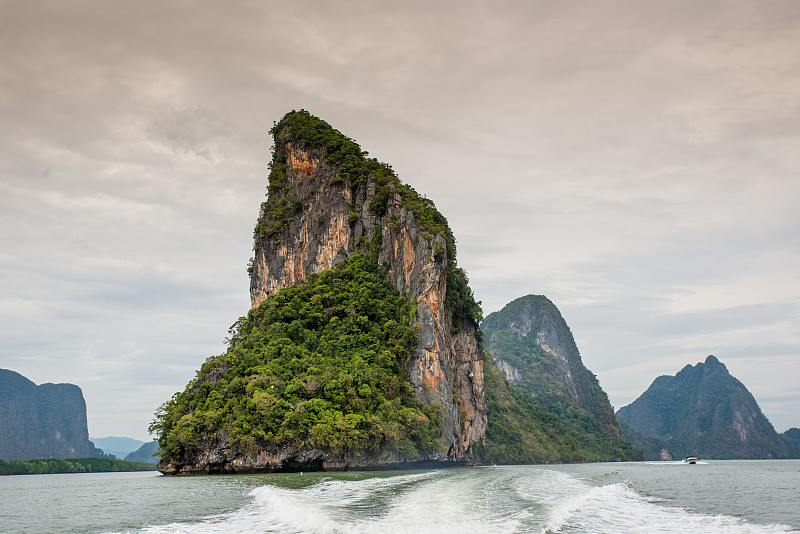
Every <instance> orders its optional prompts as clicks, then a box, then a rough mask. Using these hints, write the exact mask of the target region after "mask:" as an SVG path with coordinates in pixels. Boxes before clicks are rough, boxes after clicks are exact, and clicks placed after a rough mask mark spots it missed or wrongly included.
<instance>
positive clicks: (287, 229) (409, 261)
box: [159, 111, 488, 474]
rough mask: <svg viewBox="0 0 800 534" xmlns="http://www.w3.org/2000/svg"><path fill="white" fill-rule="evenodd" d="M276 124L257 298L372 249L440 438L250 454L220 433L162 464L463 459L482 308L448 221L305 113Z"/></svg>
mask: <svg viewBox="0 0 800 534" xmlns="http://www.w3.org/2000/svg"><path fill="white" fill-rule="evenodd" d="M272 133H273V136H274V140H275V145H274V147H273V148H274V154H273V160H272V162H271V172H270V180H269V187H268V198H267V201H266V202H264V203H263V204H262V206H261V213H260V216H259V220H258V223H257V225H256V228H255V232H254V240H255V247H254V249H255V254H254V258H253V261H252V265H251V267H250V274H251V278H250V280H251V282H250V296H251V302H252V306H253V308H257V307H259V305H260V304H261V303H262V302H263V301H264V300H265V299H268V298H269V297H270V296H272V295H275V294H276V293H278V292H279V291H280V290H281V289H284V288H289V287H292V286H297V285H304V284H305V283H306V282H307V280H308V279H309V277H310V276H311V275H314V274H317V273H321V272H323V271H328V270H330V269H332V268H334V267H336V266H338V265H339V264H344V263H343V262H344V260H346V259H348V258H350V257H353V256H355V255H359V256H365V257H368V258H369V259H370V261H373V262H374V263H375V264H377V265H378V266H380V267H381V268H382V269H383V273H384V274H385V276H386V277H387V278H388V280H389V281H390V282H391V285H392V286H393V287H394V288H395V289H396V290H397V291H398V292H399V293H400V294H401V295H404V296H406V297H408V298H410V299H411V300H412V301H413V303H414V310H413V313H412V314H411V320H410V323H411V324H410V326H412V327H413V329H414V331H415V334H416V338H417V339H418V342H417V344H416V347H415V349H414V351H413V355H412V356H411V357H410V358H409V360H408V362H407V368H406V369H405V371H404V372H405V375H406V379H407V381H408V383H409V384H410V385H411V388H412V392H413V397H414V398H416V400H417V401H419V403H421V405H423V406H427V407H431V406H433V407H436V410H435V411H436V413H439V414H441V418H442V420H443V425H442V428H443V431H442V436H441V443H442V445H443V446H441V447H438V448H437V449H436V450H434V451H433V452H427V453H425V454H424V455H422V456H414V455H408V454H402V453H393V452H386V453H383V454H382V455H380V457H375V456H373V457H366V456H358V455H355V456H354V455H344V456H343V455H342V454H340V453H337V452H334V451H332V450H325V449H324V448H311V449H307V448H303V447H296V446H273V445H272V444H270V443H267V442H265V443H261V444H260V445H259V446H258V447H259V450H258V451H256V452H253V451H252V450H251V451H250V452H248V453H246V454H244V453H242V454H239V453H237V452H235V451H234V450H233V448H232V447H231V446H230V440H229V438H228V436H227V435H226V433H225V432H222V431H220V432H216V433H214V435H213V436H205V437H203V438H202V440H201V441H200V442H199V443H198V444H197V445H192V446H189V447H185V450H184V452H183V453H182V456H181V457H180V458H166V459H165V460H164V461H162V462H161V464H159V469H160V470H162V471H163V472H165V473H171V474H188V473H203V472H252V471H275V470H287V469H288V470H291V469H293V468H294V469H303V466H306V469H309V468H312V469H313V468H321V469H345V468H356V467H358V468H368V467H375V468H384V467H390V466H402V465H410V464H419V463H421V462H422V463H425V462H452V461H464V460H467V459H469V457H470V456H471V452H472V451H471V449H472V446H473V445H474V444H475V443H476V442H478V441H480V440H481V439H483V437H484V435H485V431H486V425H487V412H488V406H487V400H486V394H485V391H484V377H483V364H484V361H483V354H482V348H481V344H480V341H479V336H480V331H479V329H478V322H479V321H480V308H479V306H478V304H476V303H475V301H474V299H473V297H472V293H471V291H470V290H469V288H468V286H467V280H466V275H465V274H464V272H463V271H462V270H460V269H458V267H457V265H456V258H455V254H456V251H455V239H454V238H453V235H452V233H451V231H450V229H449V227H448V225H447V221H446V220H445V219H444V217H443V216H442V215H441V214H440V213H439V212H438V211H436V209H435V207H434V205H433V203H432V202H431V201H429V200H427V199H425V198H424V197H421V196H420V195H418V194H417V193H416V192H415V191H414V190H413V189H412V188H410V187H409V186H407V185H405V184H402V183H401V182H400V181H399V180H398V179H397V177H396V176H395V175H394V173H393V171H392V170H391V168H390V167H388V166H387V165H384V164H381V163H378V162H377V161H376V160H374V159H368V158H366V153H365V152H362V151H361V149H360V147H359V146H358V145H357V144H356V143H355V142H353V141H352V140H350V139H349V138H346V137H345V136H343V135H342V134H340V133H339V132H338V131H336V130H333V129H332V128H331V127H330V126H329V125H328V124H327V123H325V122H323V121H321V120H319V119H318V118H316V117H313V116H311V115H310V114H308V113H307V112H304V111H301V112H291V113H289V114H287V115H286V116H285V117H284V118H283V119H282V120H281V121H280V122H279V123H278V124H276V125H275V127H274V128H273V130H272ZM230 365H231V364H230V363H226V364H224V365H220V366H219V367H217V368H215V369H214V371H213V372H209V373H208V374H204V375H202V377H200V375H199V378H198V381H197V383H195V384H194V385H190V387H189V388H187V394H188V395H190V396H191V395H193V391H194V390H196V389H197V388H198V387H201V386H203V384H204V383H211V384H212V385H216V383H217V381H218V380H221V379H223V378H225V374H226V372H227V370H228V369H229V368H230ZM192 388H194V389H192Z"/></svg>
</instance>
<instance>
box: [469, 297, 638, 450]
mask: <svg viewBox="0 0 800 534" xmlns="http://www.w3.org/2000/svg"><path fill="white" fill-rule="evenodd" d="M481 328H482V330H483V332H484V336H485V343H486V348H487V349H488V351H489V352H490V353H491V355H492V357H493V358H494V360H495V362H496V364H497V367H498V368H499V369H500V370H501V371H502V372H503V375H504V376H505V378H506V379H507V380H508V381H509V382H510V383H511V384H512V385H513V386H516V387H518V388H520V389H522V390H523V391H524V392H525V393H526V395H528V396H531V397H532V399H533V400H535V402H537V403H540V404H541V405H542V406H543V407H544V408H546V410H548V411H550V412H552V413H554V414H556V415H557V416H558V417H559V419H560V421H561V424H562V425H563V427H564V429H565V430H566V431H567V432H568V433H569V434H570V435H571V436H572V437H573V438H575V439H576V440H577V443H578V444H579V445H580V447H581V449H582V451H583V453H584V454H585V455H586V458H587V459H589V460H615V459H624V460H636V459H641V453H640V452H639V451H637V450H635V449H634V448H633V447H631V445H630V444H629V443H628V442H627V441H625V440H624V439H621V438H620V434H619V426H618V423H617V419H616V417H615V415H614V410H613V408H612V407H611V404H610V403H609V401H608V396H607V395H606V393H605V391H603V389H602V388H601V387H600V384H599V383H598V381H597V378H596V377H595V375H594V374H593V373H592V372H591V371H589V369H587V368H586V366H584V364H583V362H582V361H581V357H580V353H579V351H578V347H577V345H576V344H575V340H574V339H573V336H572V332H571V331H570V329H569V326H567V323H566V321H565V320H564V318H563V317H562V316H561V313H560V312H559V310H558V308H556V306H555V304H553V303H552V302H551V301H550V300H549V299H548V298H547V297H545V296H544V295H527V296H524V297H520V298H518V299H516V300H514V301H512V302H510V303H509V304H507V305H506V306H504V307H503V309H502V310H500V311H498V312H494V313H492V314H490V315H489V316H488V317H486V320H484V321H483V323H482V324H481ZM490 407H491V406H490ZM490 417H491V415H490Z"/></svg>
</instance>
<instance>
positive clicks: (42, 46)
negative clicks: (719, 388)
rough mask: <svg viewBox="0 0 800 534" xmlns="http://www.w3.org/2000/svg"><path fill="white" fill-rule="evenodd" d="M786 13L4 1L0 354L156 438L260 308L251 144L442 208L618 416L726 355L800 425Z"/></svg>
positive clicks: (796, 15)
mask: <svg viewBox="0 0 800 534" xmlns="http://www.w3.org/2000/svg"><path fill="white" fill-rule="evenodd" d="M799 50H800V3H799V2H796V1H794V0H786V1H765V0H758V1H752V2H744V1H729V2H717V1H706V0H704V1H703V2H697V1H696V0H691V1H670V2H655V1H653V2H646V1H640V0H635V1H634V0H631V1H626V2H613V1H584V2H577V1H560V2H552V1H549V0H547V1H539V0H536V1H525V2H522V1H517V2H508V1H505V2H503V1H497V0H495V1H493V2H469V1H464V0H459V1H447V2H428V1H425V2H422V1H418V2H376V1H363V2H350V1H348V2H322V1H301V0H298V1H294V2H267V1H259V2H255V1H254V2H224V3H223V2H199V1H194V0H193V1H185V2H180V1H159V2H155V1H138V0H137V1H135V2H134V1H119V2H107V1H96V2H81V1H70V2H44V1H41V2H40V1H30V0H24V1H22V0H21V1H4V0H0V124H2V128H0V273H1V275H2V276H1V277H0V367H3V368H8V369H12V370H14V371H17V372H19V373H21V374H23V375H25V376H26V377H28V378H30V379H31V380H33V381H34V382H36V383H43V382H70V383H74V384H77V385H78V386H80V387H81V388H82V389H83V393H84V396H85V398H86V402H87V406H88V414H89V431H90V434H91V435H92V436H95V437H101V436H107V435H119V436H130V437H134V438H138V439H148V434H147V425H148V424H149V422H150V421H151V420H152V418H153V412H154V411H155V409H156V408H157V407H158V406H159V405H160V404H161V403H163V402H164V401H166V400H167V399H169V398H170V396H171V395H172V394H173V393H175V392H176V391H179V390H182V389H183V387H184V386H185V385H186V383H187V382H188V381H189V380H190V379H191V378H192V377H193V376H194V372H195V370H196V369H198V368H199V366H200V365H201V364H202V363H203V361H205V359H206V358H207V357H209V356H212V355H216V354H219V353H220V352H222V351H223V348H224V338H225V336H226V335H227V330H228V327H229V326H230V325H231V324H232V323H233V322H234V321H235V320H236V319H237V318H238V317H240V316H242V315H244V314H245V313H246V312H247V310H248V308H249V304H250V300H249V293H248V278H247V272H246V267H247V262H248V259H249V258H250V257H251V255H252V229H253V226H254V225H255V222H256V218H257V215H258V208H259V205H260V203H261V202H262V201H263V200H264V198H265V193H266V180H267V172H268V169H267V163H268V161H269V159H270V150H269V149H270V145H271V144H272V141H271V139H270V138H269V136H268V133H267V130H268V129H269V128H270V127H271V126H272V124H273V122H274V121H277V120H280V118H281V117H282V116H283V115H284V114H285V113H286V112H288V111H290V110H292V109H301V108H302V109H307V110H309V111H310V112H312V113H313V114H315V115H317V116H319V117H321V118H323V119H324V120H326V121H328V122H329V123H330V124H331V125H333V126H334V127H335V128H337V129H339V130H340V131H341V132H343V133H344V134H345V135H348V136H350V137H352V138H354V139H355V140H356V141H358V142H359V143H360V144H361V146H362V149H364V150H368V151H369V152H370V155H371V156H374V157H377V158H378V159H379V160H381V161H385V162H387V163H389V164H391V165H392V166H393V167H394V169H395V170H396V171H397V172H398V174H399V176H400V178H401V179H402V180H403V181H404V182H406V183H409V184H411V185H412V186H413V187H414V188H416V189H417V190H418V191H419V192H421V193H423V194H425V195H426V196H427V197H429V198H431V199H432V200H434V202H435V203H436V205H437V207H438V208H439V209H440V210H441V211H442V213H444V215H445V216H446V217H447V218H448V219H449V221H450V225H451V227H452V228H453V231H454V233H455V235H456V238H457V240H458V252H459V257H458V259H459V264H460V265H461V266H462V267H464V268H465V269H466V270H467V272H468V273H469V277H470V280H471V286H472V288H473V290H474V292H475V295H476V297H477V298H478V299H479V300H482V301H483V308H484V313H485V314H486V315H488V313H490V312H492V311H497V310H499V309H500V308H502V307H503V305H505V304H506V303H508V302H510V301H511V300H513V299H515V298H517V297H519V296H522V295H526V294H530V293H534V294H544V295H547V296H548V297H549V298H550V299H551V300H552V301H553V302H555V304H556V305H557V306H558V308H559V309H560V310H561V312H562V314H563V315H564V317H565V319H566V320H567V322H568V324H569V325H570V327H571V329H572V332H573V334H574V336H575V339H576V341H577V343H578V346H579V348H580V350H581V354H582V357H583V360H584V363H585V364H586V365H587V366H588V367H589V369H591V370H592V371H593V372H594V373H595V374H597V376H598V378H599V380H600V383H601V385H602V386H603V388H604V389H605V391H606V392H607V393H608V395H609V397H610V399H611V402H612V404H613V405H614V407H615V408H620V407H621V406H624V405H626V404H628V403H630V402H632V401H633V400H635V399H636V398H637V397H638V396H639V395H640V394H641V393H642V392H643V391H644V390H645V389H647V387H648V386H649V385H650V383H651V382H652V381H653V379H654V378H655V377H656V376H658V375H661V374H675V373H676V372H677V371H679V370H680V369H681V368H682V367H684V366H685V365H686V364H695V363H697V362H699V361H702V360H704V359H705V357H706V356H707V355H708V354H714V355H716V356H717V357H718V358H719V359H720V360H721V361H722V362H723V363H725V364H726V365H727V367H728V369H729V370H730V371H731V373H732V374H733V375H734V376H736V377H737V378H739V379H740V380H741V381H742V382H743V383H744V384H745V385H746V386H747V387H748V388H749V389H750V391H751V392H752V393H753V394H754V395H755V397H756V399H757V400H758V402H759V404H760V405H761V407H762V409H763V411H764V412H765V414H766V415H767V417H768V418H769V419H770V420H771V421H772V423H773V424H774V426H775V427H776V429H777V430H778V431H783V430H785V429H786V428H788V427H791V426H800V415H798V413H800V410H798V408H800V380H799V379H800V332H798V324H800V269H799V268H798V267H800V148H799V147H800V53H798V51H799Z"/></svg>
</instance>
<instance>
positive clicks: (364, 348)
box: [151, 111, 643, 475]
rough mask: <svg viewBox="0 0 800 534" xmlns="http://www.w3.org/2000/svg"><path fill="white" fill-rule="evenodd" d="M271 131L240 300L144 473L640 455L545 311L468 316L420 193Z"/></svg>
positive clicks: (365, 160) (307, 132) (439, 221)
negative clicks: (244, 299) (239, 312)
mask: <svg viewBox="0 0 800 534" xmlns="http://www.w3.org/2000/svg"><path fill="white" fill-rule="evenodd" d="M271 134H272V135H273V137H274V149H273V158H272V162H271V165H270V168H271V171H270V174H269V184H268V194H267V200H266V201H265V202H264V203H263V204H262V205H261V210H260V215H259V218H258V220H257V221H256V224H255V231H254V251H255V254H254V257H253V260H252V264H251V265H250V266H249V271H250V297H251V303H252V308H251V309H250V310H249V311H248V312H247V314H246V315H245V316H243V317H241V318H240V319H238V320H237V321H235V323H234V324H233V326H232V327H231V330H230V337H229V341H228V347H227V351H226V352H225V353H224V354H222V355H220V356H215V357H211V358H209V359H207V360H206V361H205V363H202V366H200V369H199V371H198V372H197V376H196V377H195V378H194V379H193V380H192V381H191V382H190V383H189V384H188V385H187V386H186V388H185V389H184V390H183V391H181V392H178V393H176V394H175V395H174V396H173V397H172V398H171V399H170V400H169V401H167V402H166V403H164V405H163V406H162V407H161V408H160V409H159V410H158V412H157V414H156V419H155V421H154V422H153V424H152V425H151V431H153V432H154V433H155V434H156V435H157V436H158V443H159V453H160V456H161V461H160V463H159V464H158V469H159V470H160V471H162V472H163V473H165V474H171V475H184V474H206V473H248V472H276V471H310V470H345V469H383V468H401V467H421V466H447V465H462V464H468V463H543V462H580V461H608V460H636V459H642V458H643V453H642V451H641V450H639V449H636V448H634V447H633V446H632V445H631V444H630V443H629V442H628V441H626V440H625V439H622V438H621V437H620V423H619V420H618V419H617V417H616V416H615V414H614V411H613V409H612V407H611V405H610V403H609V401H608V397H607V395H606V394H605V392H604V391H603V390H602V388H601V387H600V385H599V384H598V382H597V379H596V378H595V376H594V375H593V374H592V373H591V372H590V371H589V370H588V369H586V368H585V367H584V365H583V364H582V362H581V358H580V354H579V352H578V348H577V347H576V346H575V342H574V340H573V336H572V333H571V332H570V329H569V327H568V326H567V324H566V322H565V321H564V319H563V318H562V316H561V314H560V313H559V311H558V309H557V308H556V306H555V305H554V304H553V303H552V302H550V301H549V300H548V299H547V298H546V297H543V296H534V295H529V296H527V297H522V298H520V299H517V300H515V301H514V302H512V303H510V304H509V305H508V306H506V308H504V309H503V310H501V311H500V312H497V313H494V314H491V315H490V316H489V317H487V318H486V320H485V321H484V320H483V317H482V312H481V308H480V303H478V302H476V301H475V299H474V297H473V293H472V290H471V289H470V287H469V281H468V279H467V276H466V273H465V272H464V271H463V270H462V269H461V268H459V266H458V262H457V256H456V239H455V237H454V235H453V233H452V231H451V230H450V227H449V226H448V223H447V220H446V219H445V217H444V216H443V215H442V214H441V213H439V211H437V209H436V207H435V205H434V203H433V202H432V201H431V200H428V199H427V198H425V197H424V196H422V195H420V194H419V193H417V192H416V191H415V190H414V189H413V188H412V187H410V186H409V185H406V184H404V183H402V182H401V181H400V179H399V178H398V177H397V176H396V175H395V173H394V171H393V170H392V168H391V167H390V166H389V165H387V164H384V163H381V162H379V161H377V160H376V159H372V158H369V157H367V152H364V151H362V149H361V147H360V146H359V145H358V144H357V143H356V142H355V141H353V140H352V139H350V138H348V137H346V136H345V135H343V134H342V133H340V132H339V131H337V130H336V129H334V128H332V127H331V126H330V125H328V124H327V123H326V122H324V121H322V120H320V119H319V118H317V117H314V116H313V115H311V114H310V113H308V112H306V111H292V112H290V113H288V114H286V115H285V116H284V117H283V118H282V119H281V120H280V121H279V122H278V123H277V124H275V125H274V127H273V128H272V130H271ZM243 311H244V310H243ZM232 319H233V318H232ZM482 323H483V324H482ZM481 327H482V328H481ZM490 352H491V354H490ZM201 358H202V357H198V364H199V363H201V361H202V360H201Z"/></svg>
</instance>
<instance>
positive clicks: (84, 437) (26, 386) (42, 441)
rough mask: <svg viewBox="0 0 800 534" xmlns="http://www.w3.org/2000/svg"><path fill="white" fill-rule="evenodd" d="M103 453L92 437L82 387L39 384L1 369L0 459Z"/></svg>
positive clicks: (61, 456)
mask: <svg viewBox="0 0 800 534" xmlns="http://www.w3.org/2000/svg"><path fill="white" fill-rule="evenodd" d="M100 454H101V451H99V450H98V449H96V448H95V447H94V445H93V444H92V442H91V441H89V431H88V428H87V422H86V402H85V401H84V399H83V392H82V391H81V388H79V387H78V386H75V385H73V384H41V385H38V386H37V385H36V384H34V383H33V382H31V381H30V380H28V379H27V378H25V377H24V376H22V375H21V374H19V373H16V372H14V371H9V370H7V369H0V459H3V460H6V461H11V460H32V459H38V458H56V459H64V458H86V457H91V456H99V455H100Z"/></svg>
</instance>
